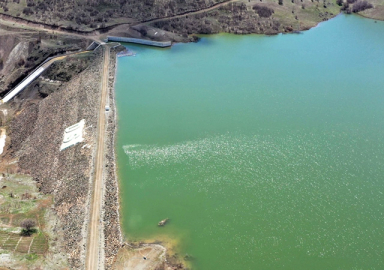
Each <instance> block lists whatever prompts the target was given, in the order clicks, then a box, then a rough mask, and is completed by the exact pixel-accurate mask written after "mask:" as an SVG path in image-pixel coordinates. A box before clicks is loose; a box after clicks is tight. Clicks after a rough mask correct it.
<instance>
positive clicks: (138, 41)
mask: <svg viewBox="0 0 384 270" xmlns="http://www.w3.org/2000/svg"><path fill="white" fill-rule="evenodd" d="M107 40H108V41H117V42H127V43H136V44H142V45H148V46H155V47H162V48H165V47H170V46H172V42H171V41H164V42H160V41H151V40H146V39H139V38H126V37H110V36H109V37H107Z"/></svg>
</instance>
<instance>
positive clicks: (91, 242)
mask: <svg viewBox="0 0 384 270" xmlns="http://www.w3.org/2000/svg"><path fill="white" fill-rule="evenodd" d="M103 49H104V63H103V73H102V82H101V83H102V85H101V102H100V109H99V121H98V127H97V146H96V147H97V149H96V162H95V178H94V183H93V194H92V200H91V207H90V221H89V228H88V246H87V255H86V261H85V269H87V270H97V269H100V262H101V260H103V259H104V258H102V257H101V256H100V251H101V244H102V241H104V239H101V238H100V233H101V230H102V229H103V228H102V224H101V222H102V220H101V206H102V201H103V200H102V199H103V198H102V197H103V169H104V154H105V153H104V140H105V133H106V132H105V127H106V115H105V105H106V102H107V96H108V77H109V72H108V66H109V47H108V46H104V47H103Z"/></svg>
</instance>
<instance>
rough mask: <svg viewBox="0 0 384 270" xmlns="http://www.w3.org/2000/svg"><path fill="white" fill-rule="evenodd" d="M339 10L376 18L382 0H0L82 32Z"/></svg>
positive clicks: (270, 26) (269, 22)
mask: <svg viewBox="0 0 384 270" xmlns="http://www.w3.org/2000/svg"><path fill="white" fill-rule="evenodd" d="M340 10H344V11H345V12H347V13H361V14H362V15H363V16H366V17H371V18H374V19H379V20H380V19H384V0H227V1H225V0H198V1H195V0H144V1H138V0H85V1H80V0H67V1H53V0H48V1H41V0H13V1H5V0H0V13H1V14H3V16H5V18H6V19H12V18H22V19H24V20H27V21H33V22H39V23H41V24H45V25H50V26H54V27H57V28H65V29H67V30H71V31H83V32H84V31H88V32H89V31H92V30H95V29H99V30H103V29H104V31H107V30H110V29H111V28H110V27H111V26H116V25H121V24H126V25H128V26H134V25H138V24H146V25H150V26H155V27H158V28H161V29H163V30H167V31H171V32H173V31H175V32H177V33H179V34H191V33H195V34H196V33H216V32H233V33H277V32H284V31H286V32H289V31H292V30H300V29H307V28H310V27H313V26H314V25H316V24H317V23H318V22H321V21H323V20H327V19H329V18H331V17H333V16H335V15H337V14H338V13H339V12H340ZM144 33H145V32H144Z"/></svg>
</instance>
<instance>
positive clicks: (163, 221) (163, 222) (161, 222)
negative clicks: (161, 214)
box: [157, 218, 169, 226]
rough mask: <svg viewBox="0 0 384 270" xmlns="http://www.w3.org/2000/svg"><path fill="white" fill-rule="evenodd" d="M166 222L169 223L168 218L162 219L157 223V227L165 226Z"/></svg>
mask: <svg viewBox="0 0 384 270" xmlns="http://www.w3.org/2000/svg"><path fill="white" fill-rule="evenodd" d="M168 221H169V218H166V219H163V220H162V221H160V222H159V223H157V225H158V226H164V225H165V224H167V222H168Z"/></svg>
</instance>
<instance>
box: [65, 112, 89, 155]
mask: <svg viewBox="0 0 384 270" xmlns="http://www.w3.org/2000/svg"><path fill="white" fill-rule="evenodd" d="M84 126H85V120H84V119H83V120H81V121H80V122H79V123H76V124H74V125H73V126H70V127H67V128H66V129H65V131H64V139H63V143H62V144H61V147H60V151H62V150H64V149H65V148H68V147H70V146H72V145H75V144H77V143H79V142H82V141H83V140H84V138H83V130H84Z"/></svg>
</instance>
